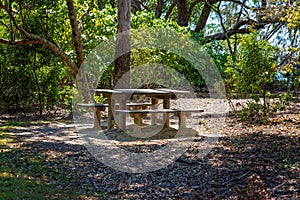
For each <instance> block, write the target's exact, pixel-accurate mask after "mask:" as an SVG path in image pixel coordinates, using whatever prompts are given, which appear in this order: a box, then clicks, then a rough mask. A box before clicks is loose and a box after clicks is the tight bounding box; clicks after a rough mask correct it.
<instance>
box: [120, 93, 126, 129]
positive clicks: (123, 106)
mask: <svg viewBox="0 0 300 200" xmlns="http://www.w3.org/2000/svg"><path fill="white" fill-rule="evenodd" d="M120 109H121V110H125V109H126V100H125V99H122V100H121V102H120ZM119 128H120V129H122V130H124V129H125V128H126V113H122V112H121V113H119Z"/></svg>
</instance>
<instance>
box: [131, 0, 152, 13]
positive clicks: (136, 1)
mask: <svg viewBox="0 0 300 200" xmlns="http://www.w3.org/2000/svg"><path fill="white" fill-rule="evenodd" d="M133 1H134V2H135V3H138V4H140V5H141V6H143V7H144V8H145V9H146V10H147V11H150V9H149V7H148V6H146V5H145V4H144V3H143V2H142V1H140V0H133Z"/></svg>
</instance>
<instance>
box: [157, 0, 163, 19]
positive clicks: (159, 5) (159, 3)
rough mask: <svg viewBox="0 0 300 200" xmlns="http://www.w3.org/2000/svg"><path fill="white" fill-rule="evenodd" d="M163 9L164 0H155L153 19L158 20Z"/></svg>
mask: <svg viewBox="0 0 300 200" xmlns="http://www.w3.org/2000/svg"><path fill="white" fill-rule="evenodd" d="M163 7H164V0H157V6H156V9H155V17H156V18H160V17H161V14H162V11H163Z"/></svg>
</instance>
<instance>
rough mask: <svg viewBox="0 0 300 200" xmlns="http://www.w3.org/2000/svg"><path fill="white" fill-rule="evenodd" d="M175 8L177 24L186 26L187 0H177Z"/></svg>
mask: <svg viewBox="0 0 300 200" xmlns="http://www.w3.org/2000/svg"><path fill="white" fill-rule="evenodd" d="M177 9H178V19H177V20H178V25H179V26H188V25H189V18H190V12H189V8H188V3H187V0H177Z"/></svg>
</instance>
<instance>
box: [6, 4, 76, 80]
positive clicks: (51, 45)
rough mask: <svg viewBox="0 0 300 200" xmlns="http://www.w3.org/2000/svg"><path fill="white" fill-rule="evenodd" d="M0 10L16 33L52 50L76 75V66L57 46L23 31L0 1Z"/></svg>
mask: <svg viewBox="0 0 300 200" xmlns="http://www.w3.org/2000/svg"><path fill="white" fill-rule="evenodd" d="M0 8H1V9H4V10H5V12H6V13H7V14H8V16H9V17H10V19H11V21H12V23H13V25H14V26H15V27H16V29H17V30H18V31H20V32H21V33H22V35H24V36H25V37H26V38H28V39H30V40H35V41H39V42H40V44H43V45H45V46H47V47H48V48H49V49H50V50H52V51H53V52H54V53H56V54H57V55H58V56H59V57H60V58H61V59H62V61H63V62H64V63H65V64H67V65H68V66H69V67H70V70H71V71H70V73H71V74H72V75H73V76H74V77H75V75H76V74H77V71H78V68H77V66H76V64H75V63H74V62H73V61H72V59H71V58H69V57H68V56H67V55H66V53H65V52H64V51H63V50H62V49H61V48H60V47H59V46H57V45H56V44H54V43H52V42H50V41H48V40H46V39H44V38H41V37H39V36H37V35H34V34H31V33H29V32H27V31H26V30H25V29H23V27H21V26H19V25H18V23H17V22H16V19H15V17H14V16H13V14H12V13H11V12H10V10H9V9H8V8H7V7H6V6H4V5H3V4H2V3H1V1H0ZM4 41H5V40H2V42H4ZM16 42H17V41H16ZM11 43H13V42H11Z"/></svg>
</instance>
